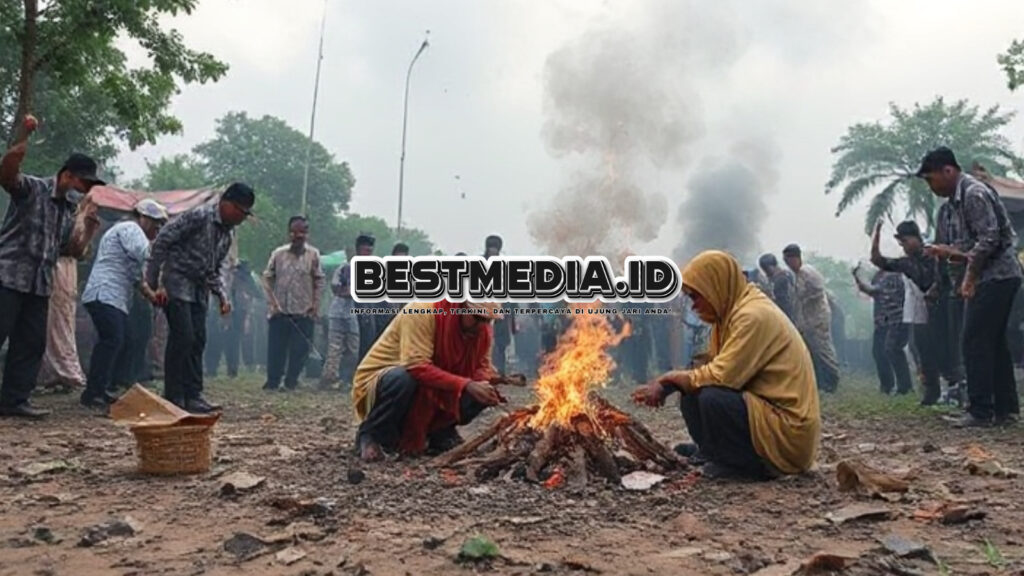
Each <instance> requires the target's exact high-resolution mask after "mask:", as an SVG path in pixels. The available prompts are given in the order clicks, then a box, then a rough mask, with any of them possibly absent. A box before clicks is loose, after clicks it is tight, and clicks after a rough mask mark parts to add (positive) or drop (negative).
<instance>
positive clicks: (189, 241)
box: [146, 183, 256, 414]
mask: <svg viewBox="0 0 1024 576" xmlns="http://www.w3.org/2000/svg"><path fill="white" fill-rule="evenodd" d="M255 201H256V197H255V194H254V193H253V190H252V188H251V187H249V186H248V185H247V184H242V183H235V184H232V185H231V186H228V188H227V190H225V191H224V193H223V194H222V195H221V197H220V200H219V201H218V202H217V203H216V204H210V205H205V206H200V207H198V208H193V209H192V210H189V211H188V212H185V213H184V214H182V215H180V216H178V217H177V218H176V219H174V220H172V221H171V222H170V223H169V224H168V225H167V226H164V228H163V229H161V230H160V233H159V234H158V235H157V237H156V239H155V240H154V241H153V247H152V249H151V251H150V258H149V263H148V265H147V266H146V282H147V283H148V284H149V287H150V289H152V290H153V291H155V292H156V293H157V298H156V302H157V304H159V305H161V306H164V307H165V313H166V316H167V329H168V334H167V351H166V353H165V354H164V397H165V398H167V399H168V400H170V401H171V402H174V403H175V404H177V405H178V406H180V407H181V408H184V409H185V410H188V411H189V412H194V413H199V414H204V413H208V412H212V411H215V410H217V409H218V407H217V406H214V405H212V404H210V403H209V402H207V401H206V400H205V399H203V396H202V393H203V350H204V349H205V347H206V306H207V301H208V299H209V297H210V294H211V293H212V294H213V295H214V296H216V298H217V300H218V301H219V302H220V313H221V315H222V316H226V315H228V314H230V313H231V302H230V300H229V299H228V296H227V294H226V293H225V290H224V278H223V266H224V263H225V261H226V260H227V256H228V252H229V251H230V249H231V243H232V241H233V239H234V229H235V226H238V225H239V224H241V223H242V222H244V221H245V219H246V218H248V217H249V214H251V211H252V206H253V204H254V203H255Z"/></svg>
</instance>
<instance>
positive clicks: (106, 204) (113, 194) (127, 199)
mask: <svg viewBox="0 0 1024 576" xmlns="http://www.w3.org/2000/svg"><path fill="white" fill-rule="evenodd" d="M90 194H91V195H92V197H93V199H94V201H95V202H96V203H97V204H99V206H100V207H101V208H105V209H107V210H112V211H115V212H124V213H130V212H132V211H133V210H134V208H135V204H136V203H137V202H138V201H139V200H142V199H144V198H152V199H153V200H156V201H157V202H159V203H161V204H163V205H164V207H165V208H167V211H168V213H169V214H170V215H171V217H174V216H177V215H178V214H181V213H182V212H187V211H189V210H191V209H192V208H195V207H196V206H200V205H203V204H206V203H208V202H213V201H214V200H215V199H216V198H217V197H218V195H219V194H220V191H219V190H215V189H213V188H202V189H199V190H167V191H161V192H143V191H139V190H123V189H121V188H115V187H113V186H95V187H93V189H92V190H91V191H90Z"/></svg>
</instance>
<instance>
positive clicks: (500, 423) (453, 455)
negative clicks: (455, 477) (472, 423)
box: [431, 415, 514, 468]
mask: <svg viewBox="0 0 1024 576" xmlns="http://www.w3.org/2000/svg"><path fill="white" fill-rule="evenodd" d="M513 422H514V419H513V417H512V416H511V415H510V416H504V417H502V418H499V419H498V420H497V421H495V422H494V424H491V426H490V428H487V429H486V430H484V431H483V432H481V433H480V435H479V436H477V437H476V438H473V439H472V440H470V441H469V442H466V443H465V444H462V445H461V446H457V447H455V448H453V449H452V450H450V451H448V452H446V453H444V454H441V455H440V456H438V457H437V458H434V461H433V462H432V463H431V465H432V466H434V467H435V468H444V467H445V466H451V465H452V464H454V463H456V462H458V461H459V460H462V459H463V458H465V457H467V456H469V455H470V454H472V453H473V452H476V449H477V448H479V447H481V446H483V445H484V443H485V442H487V441H488V440H490V439H491V438H493V437H494V436H496V435H497V434H498V433H499V432H501V431H502V429H503V428H505V427H506V426H509V425H511V424H512V423H513Z"/></svg>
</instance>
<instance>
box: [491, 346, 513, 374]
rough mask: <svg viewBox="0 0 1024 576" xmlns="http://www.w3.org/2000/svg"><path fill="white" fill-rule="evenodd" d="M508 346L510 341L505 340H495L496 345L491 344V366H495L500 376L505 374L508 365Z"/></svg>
mask: <svg viewBox="0 0 1024 576" xmlns="http://www.w3.org/2000/svg"><path fill="white" fill-rule="evenodd" d="M508 345H509V341H508V340H505V339H503V338H502V339H497V338H496V339H495V340H494V343H493V344H491V364H493V365H494V369H495V370H497V371H498V374H505V373H506V368H507V367H508V366H507V363H508Z"/></svg>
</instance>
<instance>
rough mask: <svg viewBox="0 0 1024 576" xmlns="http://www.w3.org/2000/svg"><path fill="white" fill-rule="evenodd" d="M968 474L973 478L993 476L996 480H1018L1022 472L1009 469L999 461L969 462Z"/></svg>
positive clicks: (967, 466)
mask: <svg viewBox="0 0 1024 576" xmlns="http://www.w3.org/2000/svg"><path fill="white" fill-rule="evenodd" d="M965 467H966V468H967V472H968V473H970V474H971V475H973V476H992V477H995V478H1016V477H1017V476H1020V472H1018V471H1016V470H1014V469H1012V468H1007V467H1005V466H1003V465H1002V463H1001V462H999V461H998V460H981V461H968V462H967V465H966V466H965Z"/></svg>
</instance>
